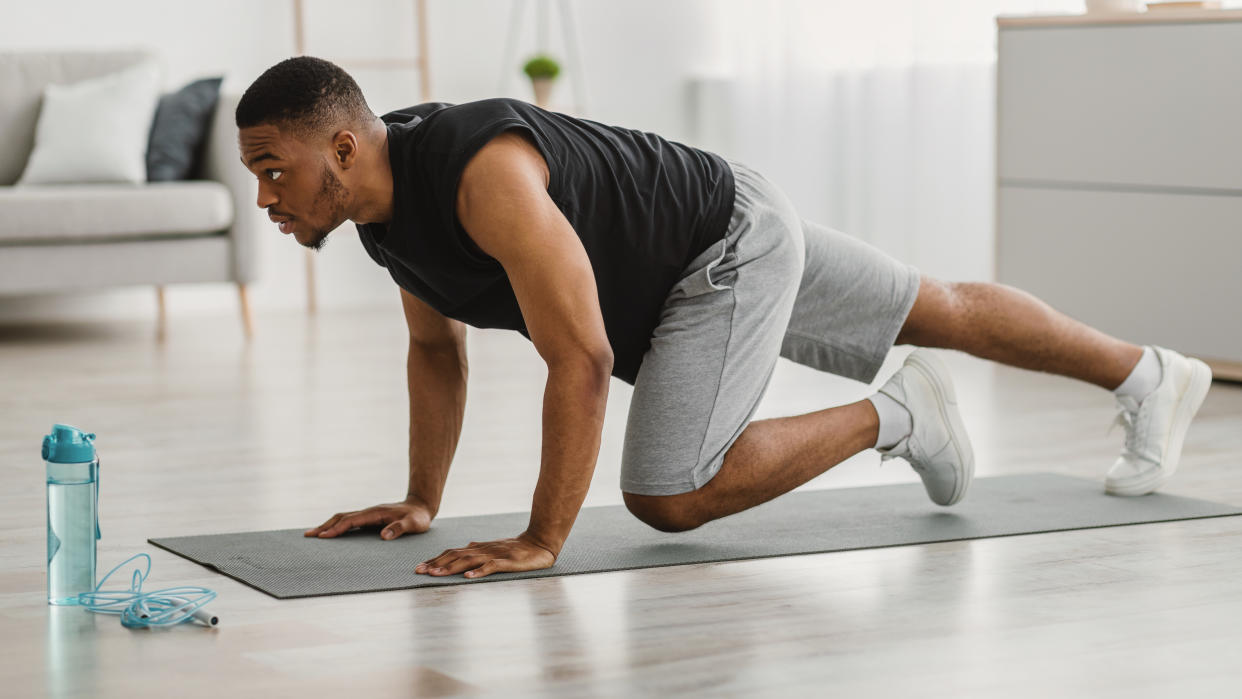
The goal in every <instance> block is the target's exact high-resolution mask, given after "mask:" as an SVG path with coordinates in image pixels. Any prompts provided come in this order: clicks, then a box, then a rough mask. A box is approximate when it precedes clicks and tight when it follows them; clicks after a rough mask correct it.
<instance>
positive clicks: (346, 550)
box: [147, 473, 1242, 599]
mask: <svg viewBox="0 0 1242 699" xmlns="http://www.w3.org/2000/svg"><path fill="white" fill-rule="evenodd" d="M1239 514H1242V507H1234V506H1231V505H1226V504H1222V503H1216V502H1208V501H1206V500H1197V499H1194V498H1187V497H1181V496H1177V495H1167V494H1164V493H1153V494H1151V495H1145V496H1142V497H1116V496H1110V495H1106V494H1105V493H1104V490H1103V484H1102V483H1100V482H1099V481H1097V480H1088V479H1083V478H1075V477H1071V476H1063V475H1057V474H1050V473H1030V474H1019V475H1010V476H991V477H987V478H976V479H975V481H974V483H972V484H971V486H970V491H969V492H968V493H967V495H966V497H965V499H963V500H962V501H961V502H959V503H958V504H956V505H954V506H952V507H940V506H939V505H935V504H933V503H932V502H931V501H930V500H928V499H927V493H926V491H924V489H923V484H922V483H917V482H916V483H903V484H899V485H883V486H866V487H860V488H838V489H833V490H814V491H804V492H795V493H789V494H787V495H784V496H782V497H780V498H777V499H776V500H774V501H772V502H768V503H765V504H763V505H760V506H759V507H756V508H753V509H750V510H747V511H746V512H741V513H738V514H736V515H733V516H731V517H726V518H724V519H720V520H717V521H715V522H709V523H708V524H706V525H704V526H702V527H700V528H698V529H695V530H692V531H689V532H683V533H679V534H667V533H663V532H658V531H655V530H653V529H651V528H649V527H647V526H646V525H644V524H642V523H641V522H639V521H638V520H636V519H634V517H633V516H632V515H631V514H630V513H629V512H627V511H626V510H625V508H624V507H621V506H613V507H588V508H584V509H583V510H582V512H581V513H580V514H579V515H578V520H577V523H576V524H575V525H574V529H573V532H572V533H571V534H570V536H569V540H568V541H567V542H566V543H565V547H564V549H563V550H562V551H561V555H560V557H559V558H558V559H557V562H556V565H555V566H553V567H552V568H548V569H546V570H538V571H532V572H527V573H495V574H492V575H489V576H487V577H485V578H480V579H478V580H469V579H467V578H465V577H463V576H461V575H454V576H446V577H439V578H433V577H431V576H427V575H416V574H415V573H414V566H415V565H417V564H418V563H420V562H422V561H424V560H426V559H428V558H432V557H434V556H436V555H438V554H439V553H440V552H442V551H444V550H445V549H449V548H457V547H460V546H465V545H466V544H468V543H469V542H471V541H489V540H492V539H500V538H505V537H510V536H515V535H517V534H518V533H520V532H521V531H522V530H523V529H525V528H526V523H527V519H528V517H529V515H528V514H527V513H525V512H515V513H507V514H495V515H479V516H474V517H453V518H447V519H438V520H436V521H435V522H434V523H433V525H432V528H431V530H430V531H428V532H426V533H423V534H418V535H413V536H412V535H409V534H407V535H405V536H402V537H400V538H397V539H394V540H392V541H384V540H382V539H380V538H379V528H378V527H369V528H367V529H364V530H358V529H355V530H353V531H351V532H347V533H345V534H342V535H340V536H338V537H335V538H331V539H318V538H311V537H305V536H303V535H302V532H304V531H306V530H307V529H309V528H310V526H313V525H314V524H318V522H315V523H311V524H310V525H309V526H306V527H299V528H296V529H278V530H273V531H260V532H239V533H234V534H207V535H202V536H179V537H165V538H160V539H148V540H147V541H149V542H150V543H152V544H154V545H156V546H159V547H160V548H163V549H167V550H169V551H171V552H173V553H175V554H177V555H180V556H184V557H186V558H188V559H190V560H192V561H195V562H198V563H201V564H203V565H206V566H209V567H211V568H214V569H216V570H218V571H220V572H221V573H224V574H225V575H227V576H229V577H230V578H233V579H235V580H238V581H240V582H243V583H245V584H247V585H250V586H251V587H254V588H255V589H258V590H261V591H263V592H266V593H267V594H269V595H272V596H273V597H277V598H280V599H289V598H295V597H314V596H318V595H340V594H348V593H353V592H378V591H382V590H403V589H407V588H412V587H432V586H440V585H460V584H476V583H486V582H496V581H500V580H516V579H519V578H539V577H546V576H550V575H574V574H577V573H599V572H604V571H610V570H626V569H630V568H652V567H656V566H669V565H683V564H687V563H706V562H712V561H734V560H740V559H749V558H766V557H770V556H788V555H795V554H807V553H824V552H829V551H846V550H850V549H864V548H879V547H882V546H904V545H909V544H923V543H928V542H933V541H954V540H959V539H979V538H984V537H992V536H1011V535H1014V534H1035V533H1040V532H1054V531H1065V530H1069V529H1089V528H1093V527H1111V526H1117V525H1123V524H1144V523H1149V522H1167V521H1170V520H1179V519H1198V518H1202V517H1221V516H1226V515H1239Z"/></svg>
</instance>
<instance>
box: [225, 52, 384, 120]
mask: <svg viewBox="0 0 1242 699" xmlns="http://www.w3.org/2000/svg"><path fill="white" fill-rule="evenodd" d="M235 117H236V119H237V127H238V128H239V129H244V128H246V127H249V126H258V125H260V124H273V125H276V126H278V127H284V128H287V129H289V130H291V131H292V132H294V133H296V134H298V135H300V136H307V135H317V134H322V133H324V132H326V131H328V130H329V129H335V128H339V127H340V126H345V125H348V126H360V125H361V124H363V123H365V122H366V121H368V120H371V119H374V118H375V113H374V112H372V111H371V108H370V107H369V106H367V100H366V98H365V97H363V96H362V90H361V89H359V87H358V83H356V82H354V79H353V78H352V77H350V75H349V73H346V72H345V71H344V70H342V69H341V67H340V66H338V65H336V64H335V63H333V62H331V61H325V60H324V59H322V58H315V57H313V56H296V57H294V58H287V59H285V60H283V61H281V62H280V63H277V64H276V65H274V66H272V67H271V68H268V69H267V70H266V71H264V72H263V75H260V76H259V77H258V78H257V79H256V80H255V81H254V82H253V83H251V84H250V87H248V88H246V92H245V93H244V94H242V96H241V100H240V101H239V102H238V103H237V112H236V114H235Z"/></svg>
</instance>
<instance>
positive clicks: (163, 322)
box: [155, 286, 168, 342]
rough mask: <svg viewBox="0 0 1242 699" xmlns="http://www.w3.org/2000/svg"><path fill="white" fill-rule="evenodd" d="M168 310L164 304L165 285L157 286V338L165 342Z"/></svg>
mask: <svg viewBox="0 0 1242 699" xmlns="http://www.w3.org/2000/svg"><path fill="white" fill-rule="evenodd" d="M167 330H168V312H167V310H166V309H165V306H164V287H162V286H156V287H155V339H156V341H157V342H163V341H164V339H165V338H166V337H167V334H168V333H167Z"/></svg>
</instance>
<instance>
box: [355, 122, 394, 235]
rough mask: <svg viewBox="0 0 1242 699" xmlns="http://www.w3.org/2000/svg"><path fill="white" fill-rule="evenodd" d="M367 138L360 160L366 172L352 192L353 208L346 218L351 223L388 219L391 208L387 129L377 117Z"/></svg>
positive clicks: (384, 220) (390, 171) (390, 217)
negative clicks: (362, 158) (362, 156)
mask: <svg viewBox="0 0 1242 699" xmlns="http://www.w3.org/2000/svg"><path fill="white" fill-rule="evenodd" d="M367 141H368V143H369V144H370V145H369V146H368V147H367V148H366V151H365V160H364V162H362V163H360V165H362V167H363V172H364V173H366V175H365V176H364V178H363V180H362V181H361V182H360V183H359V185H358V188H357V190H356V191H355V193H354V202H355V204H356V208H355V210H354V211H353V212H352V214H351V215H350V216H349V219H350V220H351V221H353V222H354V223H388V222H389V221H391V220H392V208H393V192H392V189H393V184H392V164H391V163H390V162H389V160H388V129H387V128H386V127H385V126H384V123H383V122H382V121H380V120H379V119H376V120H375V126H374V128H373V130H372V132H371V137H370V138H368V139H367ZM360 155H362V154H361V153H360Z"/></svg>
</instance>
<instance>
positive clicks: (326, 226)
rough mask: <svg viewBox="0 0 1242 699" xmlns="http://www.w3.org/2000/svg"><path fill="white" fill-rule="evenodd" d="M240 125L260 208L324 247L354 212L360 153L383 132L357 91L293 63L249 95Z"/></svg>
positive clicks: (329, 67)
mask: <svg viewBox="0 0 1242 699" xmlns="http://www.w3.org/2000/svg"><path fill="white" fill-rule="evenodd" d="M236 119H237V127H238V129H239V130H240V133H239V136H238V143H239V146H240V147H241V156H242V162H243V163H244V164H245V165H246V168H247V169H249V170H250V171H251V172H253V173H254V174H255V175H256V176H257V177H258V178H259V198H258V205H259V208H263V209H267V210H268V217H269V218H271V219H272V220H273V221H276V222H278V223H280V230H281V232H283V233H292V234H293V237H294V238H295V239H296V240H297V241H298V242H299V243H301V244H302V245H305V246H306V247H308V248H312V249H315V250H318V249H319V248H321V247H323V244H324V242H325V240H326V239H327V236H328V233H330V232H331V231H332V230H333V229H335V228H336V227H337V226H339V225H341V224H342V223H344V222H345V220H346V219H347V218H348V217H349V212H350V210H351V209H352V208H354V206H355V203H356V202H355V201H354V198H355V193H356V191H357V188H358V186H359V185H360V181H359V180H360V178H362V177H363V176H364V175H365V173H359V172H358V167H357V166H358V164H359V157H360V151H364V150H366V148H367V146H368V145H370V144H368V143H366V141H367V139H374V138H375V134H376V131H377V130H378V131H383V125H382V123H380V122H378V120H377V119H376V116H375V114H374V113H372V112H371V108H370V107H368V106H367V102H366V99H365V98H363V96H362V90H360V89H358V84H357V83H356V82H354V80H353V78H351V77H350V76H349V74H348V73H346V72H345V71H343V70H341V68H340V67H338V66H336V65H335V64H333V63H330V62H328V61H325V60H323V59H320V58H312V57H310V56H298V57H296V58H290V59H287V60H284V61H281V62H280V63H277V64H276V65H274V66H272V67H271V68H268V69H267V71H266V72H264V73H263V75H260V76H259V78H258V79H257V80H255V81H254V83H252V84H251V85H250V87H249V88H247V89H246V92H245V94H243V95H242V97H241V101H240V102H239V103H238V104H237V113H236ZM381 137H382V135H381ZM363 157H365V154H364V155H363Z"/></svg>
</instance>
